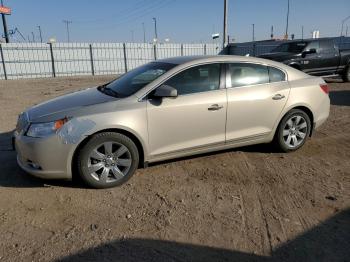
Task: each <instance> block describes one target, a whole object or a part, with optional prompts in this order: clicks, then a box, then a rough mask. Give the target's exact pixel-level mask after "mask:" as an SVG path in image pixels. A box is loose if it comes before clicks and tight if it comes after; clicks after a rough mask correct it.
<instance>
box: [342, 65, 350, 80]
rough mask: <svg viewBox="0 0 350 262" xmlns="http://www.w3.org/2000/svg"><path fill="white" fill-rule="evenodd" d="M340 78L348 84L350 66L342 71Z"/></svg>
mask: <svg viewBox="0 0 350 262" xmlns="http://www.w3.org/2000/svg"><path fill="white" fill-rule="evenodd" d="M342 78H343V81H344V82H350V65H348V66H347V67H346V68H345V69H344V72H343V75H342Z"/></svg>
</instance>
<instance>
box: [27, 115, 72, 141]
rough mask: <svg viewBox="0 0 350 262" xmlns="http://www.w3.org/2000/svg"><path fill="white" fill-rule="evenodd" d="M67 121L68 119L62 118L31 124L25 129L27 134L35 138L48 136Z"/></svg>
mask: <svg viewBox="0 0 350 262" xmlns="http://www.w3.org/2000/svg"><path fill="white" fill-rule="evenodd" d="M67 121H68V119H67V118H64V119H60V120H57V121H53V122H47V123H37V124H31V125H30V127H29V129H28V131H27V136H30V137H36V138H44V137H48V136H50V135H53V134H55V133H56V131H57V130H59V129H60V128H61V127H62V126H63V125H64V124H65V123H66V122H67Z"/></svg>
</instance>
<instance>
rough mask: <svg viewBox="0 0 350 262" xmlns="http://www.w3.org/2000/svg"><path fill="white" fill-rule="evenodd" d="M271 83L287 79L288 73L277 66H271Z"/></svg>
mask: <svg viewBox="0 0 350 262" xmlns="http://www.w3.org/2000/svg"><path fill="white" fill-rule="evenodd" d="M269 77H270V83H276V82H283V81H286V74H285V73H284V72H283V71H282V70H279V69H277V68H274V67H269Z"/></svg>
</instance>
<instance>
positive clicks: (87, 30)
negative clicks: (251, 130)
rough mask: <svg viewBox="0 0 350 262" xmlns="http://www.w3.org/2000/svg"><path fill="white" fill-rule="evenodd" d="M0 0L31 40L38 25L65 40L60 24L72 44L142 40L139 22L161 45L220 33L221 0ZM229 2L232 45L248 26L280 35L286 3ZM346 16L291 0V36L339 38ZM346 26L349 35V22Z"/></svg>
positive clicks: (323, 5)
mask: <svg viewBox="0 0 350 262" xmlns="http://www.w3.org/2000/svg"><path fill="white" fill-rule="evenodd" d="M3 1H4V5H5V6H9V7H11V8H12V15H10V16H7V23H8V27H9V29H14V28H16V27H17V28H18V29H19V31H21V32H22V34H23V35H24V36H25V37H26V38H27V37H28V36H29V37H30V38H32V33H31V32H33V33H34V37H35V40H36V41H39V33H38V28H37V26H38V25H40V26H41V28H42V33H43V38H44V41H48V39H49V38H51V37H55V38H56V39H57V41H58V42H65V41H67V34H66V27H65V24H64V23H63V22H62V21H63V20H69V21H72V23H71V24H70V38H71V42H131V41H134V42H143V26H142V23H144V25H145V30H146V40H147V41H148V42H150V41H151V40H152V39H153V38H154V23H153V20H152V18H153V17H155V18H156V19H157V26H158V36H159V39H160V40H161V41H164V39H166V38H168V39H170V41H171V42H175V43H181V42H182V43H211V42H212V40H211V35H212V34H213V33H220V34H222V31H223V2H224V0H127V1H124V0H100V1H88V0H60V1H57V0H56V1H54V0H30V1H28V0H3ZM228 1H229V11H228V21H229V23H228V32H229V35H230V37H231V38H233V39H234V41H235V42H245V41H251V40H252V24H255V39H256V40H263V39H268V38H269V37H270V31H271V26H273V27H274V34H275V36H276V37H282V36H283V35H284V32H285V28H286V14H287V1H288V0H228ZM348 16H350V0H290V17H289V34H290V35H291V34H295V37H296V38H300V37H301V31H302V30H301V27H302V26H304V36H305V37H308V36H311V32H312V31H313V30H319V31H320V35H321V36H339V35H340V30H341V21H342V20H343V19H344V18H346V17H348ZM0 23H1V22H0ZM346 26H348V27H349V33H348V35H350V19H349V20H348V21H347V23H345V28H346ZM1 29H2V27H1ZM1 31H2V30H1ZM344 31H345V29H344ZM16 39H18V40H19V39H20V37H19V36H17V37H16V38H14V39H13V40H16Z"/></svg>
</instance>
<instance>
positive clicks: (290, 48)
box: [272, 42, 307, 54]
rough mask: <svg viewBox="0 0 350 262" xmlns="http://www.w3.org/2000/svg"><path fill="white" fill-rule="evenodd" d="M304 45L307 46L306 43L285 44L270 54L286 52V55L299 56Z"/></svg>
mask: <svg viewBox="0 0 350 262" xmlns="http://www.w3.org/2000/svg"><path fill="white" fill-rule="evenodd" d="M306 45H307V43H306V42H294V43H285V44H281V45H279V46H277V47H276V48H274V49H273V50H272V52H288V53H294V54H299V53H301V52H302V51H303V50H304V48H305V47H306Z"/></svg>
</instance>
